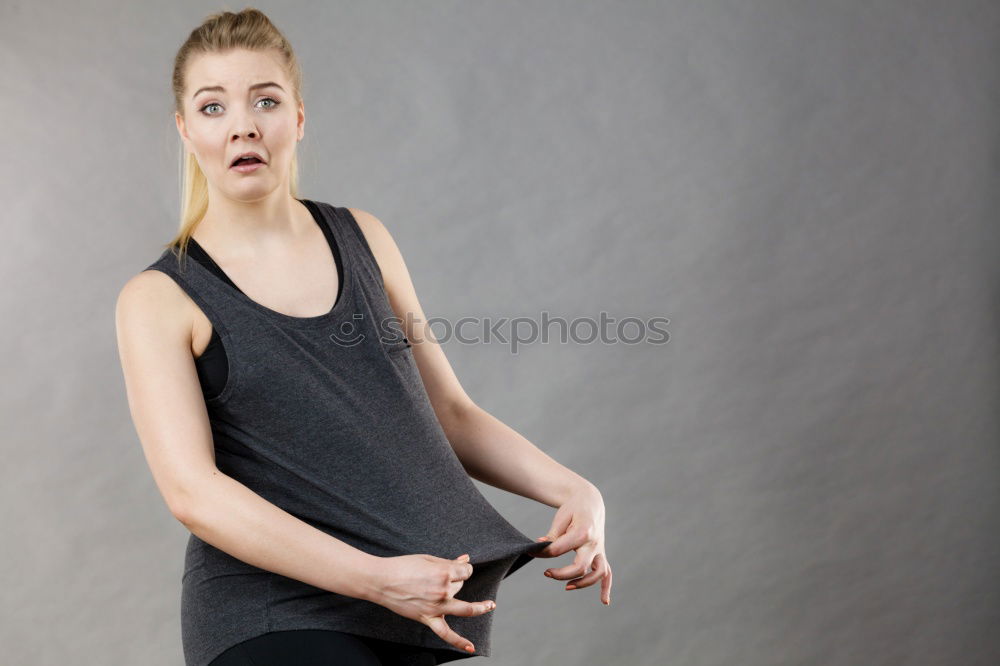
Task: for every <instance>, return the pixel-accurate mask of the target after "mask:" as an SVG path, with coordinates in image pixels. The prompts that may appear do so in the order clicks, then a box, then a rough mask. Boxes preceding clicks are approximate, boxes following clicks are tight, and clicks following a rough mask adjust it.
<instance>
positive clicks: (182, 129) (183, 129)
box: [174, 111, 193, 153]
mask: <svg viewBox="0 0 1000 666" xmlns="http://www.w3.org/2000/svg"><path fill="white" fill-rule="evenodd" d="M174 123H175V124H176V125H177V133H178V134H180V136H181V141H183V142H184V147H185V148H186V149H187V151H188V152H189V153H190V152H193V151H192V150H191V141H190V139H189V138H188V134H187V126H186V125H185V124H184V116H182V115H181V114H179V113H177V112H176V111H174Z"/></svg>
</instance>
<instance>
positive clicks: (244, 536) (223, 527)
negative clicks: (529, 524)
mask: <svg viewBox="0 0 1000 666" xmlns="http://www.w3.org/2000/svg"><path fill="white" fill-rule="evenodd" d="M173 88H174V97H175V105H176V108H175V119H176V123H177V129H178V133H179V134H180V137H181V140H182V141H183V143H184V147H185V149H186V158H185V179H184V181H185V196H184V206H183V212H182V223H181V228H180V231H179V233H178V235H177V236H176V237H175V238H174V239H173V240H172V241H171V242H170V243H168V244H167V246H166V248H165V249H164V250H163V253H162V254H161V255H160V257H159V258H158V259H157V260H156V261H155V262H153V263H152V264H151V265H150V266H149V267H148V268H147V269H146V270H144V271H142V272H140V273H139V274H137V275H136V276H134V277H132V278H131V279H130V280H129V281H128V282H127V283H126V284H125V285H124V287H123V288H122V290H121V293H120V294H119V297H118V303H117V306H116V325H117V330H118V344H119V350H120V356H121V361H122V368H123V373H124V376H125V383H126V389H127V393H128V400H129V407H130V409H131V413H132V418H133V420H134V423H135V426H136V431H137V433H138V435H139V438H140V440H141V442H142V446H143V450H144V453H145V455H146V459H147V461H148V463H149V465H150V468H151V470H152V473H153V477H154V479H155V482H156V484H157V487H158V488H159V490H160V492H161V493H162V495H163V497H164V499H165V500H166V502H167V504H168V506H169V508H170V510H171V512H172V513H173V515H174V516H175V517H177V519H178V520H180V521H181V522H182V523H183V524H184V525H185V526H186V527H188V529H189V530H190V531H191V536H190V537H189V541H188V546H187V551H186V555H185V562H184V575H183V578H182V597H181V616H182V618H181V619H182V622H181V627H182V638H183V644H184V655H185V660H186V663H187V664H188V666H207V665H209V664H211V665H212V666H232V665H234V664H256V665H258V666H260V665H262V664H281V665H282V666H296V665H298V664H312V663H316V664H318V663H323V664H352V665H353V664H364V665H376V664H438V663H444V662H447V661H452V660H455V659H460V658H463V657H470V656H475V655H486V656H488V655H489V654H490V642H489V638H490V628H491V622H492V613H491V612H490V611H492V610H493V608H495V603H494V599H495V596H496V592H497V590H498V587H499V584H500V581H501V580H502V579H503V578H505V577H506V576H508V575H510V574H511V573H513V572H514V571H515V570H517V569H519V568H520V567H521V566H523V565H524V564H525V563H527V562H528V561H530V559H531V557H533V556H534V557H555V556H558V555H561V554H563V553H566V552H569V551H570V550H576V551H577V556H576V559H575V561H574V562H573V563H572V564H570V565H567V566H565V567H561V568H558V569H552V570H550V571H547V572H546V575H550V576H551V577H552V578H555V579H557V580H567V581H569V582H570V584H569V585H568V586H567V588H566V589H572V588H574V587H575V588H583V587H589V586H592V585H594V584H595V583H597V582H600V583H601V587H600V590H601V598H602V601H603V602H604V603H605V604H609V603H610V590H611V568H610V565H609V563H608V561H607V559H606V556H605V548H604V515H605V514H604V504H603V500H602V498H601V495H600V492H599V491H598V490H597V489H596V488H595V487H594V486H593V485H592V484H591V483H589V482H588V481H586V480H585V479H583V478H582V477H580V476H578V475H577V474H574V473H573V472H571V471H570V470H568V469H566V468H565V467H563V466H561V465H559V464H558V463H557V462H555V461H554V460H552V459H551V458H550V457H548V456H547V455H545V454H544V453H543V452H541V451H540V450H539V449H537V448H536V447H534V446H533V445H532V444H531V443H530V442H528V441H527V440H525V439H524V438H523V437H521V436H520V435H519V434H517V433H516V432H514V431H513V430H512V429H510V428H508V427H507V426H506V425H504V424H502V423H500V422H499V421H497V420H496V419H495V418H493V417H492V416H491V415H489V414H488V413H486V412H485V411H483V410H482V409H480V408H479V407H478V406H476V405H475V404H474V403H473V402H472V401H471V400H470V399H469V397H468V396H467V395H466V394H465V392H464V391H463V389H462V387H461V385H460V384H459V382H458V380H457V379H456V377H455V375H454V373H453V372H452V369H451V367H450V366H449V364H448V362H447V360H446V359H445V356H444V353H443V352H442V350H441V348H440V347H439V346H438V345H437V343H436V341H435V340H434V339H433V337H432V336H431V335H430V333H429V331H428V332H427V335H426V337H424V336H422V335H420V333H422V331H418V330H417V326H416V324H415V321H417V322H422V321H426V320H425V318H424V313H423V311H422V309H421V307H420V304H419V302H418V300H417V297H416V294H415V293H414V289H413V285H412V282H411V281H410V278H409V274H408V272H407V270H406V267H405V263H404V261H403V258H402V257H401V255H400V253H399V250H398V248H397V246H396V244H395V243H394V242H393V239H392V237H391V235H390V234H389V232H388V231H387V230H386V228H385V227H384V226H383V225H382V223H381V222H380V221H379V220H378V219H376V218H375V217H374V216H372V215H370V214H369V213H367V212H365V211H362V210H359V209H352V208H345V207H339V206H333V205H330V204H327V203H324V202H320V201H313V200H309V199H303V198H299V196H298V194H297V169H296V159H295V150H296V143H297V142H298V141H300V140H301V139H302V137H303V131H304V122H305V108H304V105H303V102H302V97H301V95H300V90H301V72H300V69H299V65H298V63H297V60H296V58H295V55H294V53H293V51H292V49H291V47H290V46H289V44H288V42H287V41H286V40H285V38H284V37H283V36H282V34H281V33H280V32H279V31H278V30H277V29H276V28H275V27H274V26H273V25H272V23H271V22H270V21H269V20H268V19H267V17H266V16H264V15H263V14H262V13H261V12H259V11H257V10H253V9H245V10H243V11H241V12H239V13H232V12H222V13H218V14H215V15H212V16H210V17H208V19H206V21H205V22H204V23H203V24H202V25H201V26H200V27H198V28H197V29H196V30H194V31H193V32H192V33H191V35H190V36H189V38H188V40H187V41H186V42H185V43H184V45H183V46H182V47H181V49H180V51H179V52H178V54H177V57H176V60H175V63H174V76H173ZM408 315H409V316H408ZM389 322H402V323H401V324H400V326H398V327H393V326H389V327H387V326H386V324H387V323H389ZM470 475H471V476H472V477H474V478H477V479H480V480H481V481H483V482H485V483H490V484H491V485H494V486H496V487H499V488H503V489H505V490H509V491H511V492H516V493H518V494H520V495H523V496H525V497H530V498H532V499H535V500H538V501H539V502H542V503H544V504H547V505H549V506H552V507H556V508H558V511H557V513H556V516H555V519H554V521H553V523H552V528H551V529H550V531H549V534H548V535H547V536H546V537H541V538H540V539H538V540H536V541H532V540H531V539H529V538H528V537H526V536H525V535H524V534H522V533H521V532H520V531H518V530H517V529H516V528H514V527H513V526H512V525H511V524H510V523H508V522H507V521H506V520H505V519H504V518H503V517H502V516H500V514H499V513H497V512H496V511H495V510H494V509H493V507H492V506H490V505H489V503H488V502H487V501H486V499H485V498H484V497H483V495H482V494H481V493H480V492H479V491H478V489H477V488H476V487H475V485H474V484H473V483H472V481H471V479H470ZM588 567H589V568H590V569H589V571H588ZM445 615H450V616H453V617H452V618H450V619H449V620H448V621H447V622H446V621H445V617H444V616H445Z"/></svg>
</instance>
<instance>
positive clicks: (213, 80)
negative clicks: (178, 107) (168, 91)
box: [184, 49, 288, 94]
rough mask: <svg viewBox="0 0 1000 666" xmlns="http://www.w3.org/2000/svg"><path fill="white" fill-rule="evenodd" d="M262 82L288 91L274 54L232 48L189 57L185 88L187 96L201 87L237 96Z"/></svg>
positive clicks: (281, 69)
mask: <svg viewBox="0 0 1000 666" xmlns="http://www.w3.org/2000/svg"><path fill="white" fill-rule="evenodd" d="M262 81H274V82H275V83H278V84H280V85H281V86H282V87H283V88H285V90H288V85H287V81H286V79H285V70H284V68H283V67H282V65H281V61H280V60H279V59H278V56H277V54H276V53H273V52H263V51H247V50H245V49H234V50H232V51H226V52H223V53H200V54H198V55H197V56H195V57H194V58H192V59H191V60H190V61H189V62H188V67H187V77H186V81H185V82H184V87H185V88H186V89H187V90H188V93H189V94H190V93H193V92H194V91H196V90H198V89H199V88H202V87H204V86H222V87H223V88H225V89H226V91H227V92H229V93H234V92H235V93H238V92H240V91H243V90H246V89H247V88H249V87H250V86H252V85H253V84H255V83H260V82H262Z"/></svg>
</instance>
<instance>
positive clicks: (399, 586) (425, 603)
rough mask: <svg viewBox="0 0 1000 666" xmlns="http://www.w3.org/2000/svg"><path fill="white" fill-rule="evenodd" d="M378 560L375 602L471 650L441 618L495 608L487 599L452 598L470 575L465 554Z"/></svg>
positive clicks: (452, 643)
mask: <svg viewBox="0 0 1000 666" xmlns="http://www.w3.org/2000/svg"><path fill="white" fill-rule="evenodd" d="M381 559H382V561H381V562H380V564H381V565H382V566H381V568H380V571H379V574H378V584H377V585H378V590H377V593H376V597H375V598H374V599H373V601H375V603H377V604H379V605H380V606H385V607H386V608H388V609H389V610H391V611H392V612H394V613H396V614H398V615H402V616H403V617H407V618H410V619H411V620H416V621H417V622H422V623H423V624H426V625H427V626H428V627H430V628H431V629H432V630H433V631H434V633H435V634H437V635H438V636H440V637H441V638H442V639H443V640H444V641H445V642H447V643H450V644H451V645H454V646H455V647H457V648H458V649H459V650H465V651H466V652H474V651H475V649H476V648H475V646H474V645H473V644H472V642H471V641H469V640H468V639H466V638H464V637H462V636H460V635H458V634H457V633H455V631H454V630H453V629H452V628H451V627H449V626H448V623H447V622H445V621H444V616H445V615H460V616H463V617H471V616H475V615H482V614H483V613H488V612H489V611H491V610H493V609H494V608H496V603H495V602H494V601H492V600H489V599H487V600H483V601H476V602H468V601H462V600H461V599H455V598H454V595H455V594H456V593H457V592H458V591H459V590H460V589H462V583H463V582H465V580H467V579H468V578H469V576H471V575H472V565H471V564H469V555H468V553H466V554H464V555H460V556H459V557H456V558H455V559H453V560H447V559H444V558H443V557H435V556H434V555H425V554H416V555H398V556H395V557H383V558H381Z"/></svg>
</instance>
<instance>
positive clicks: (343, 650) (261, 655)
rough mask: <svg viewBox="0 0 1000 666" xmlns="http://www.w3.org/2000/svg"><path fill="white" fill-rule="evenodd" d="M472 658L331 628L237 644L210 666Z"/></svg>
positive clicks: (340, 665) (336, 665)
mask: <svg viewBox="0 0 1000 666" xmlns="http://www.w3.org/2000/svg"><path fill="white" fill-rule="evenodd" d="M463 658H469V655H463V654H461V653H458V652H455V651H454V650H448V649H446V648H440V649H439V648H422V647H417V646H415V645H404V644H402V643H394V642H391V641H384V640H381V639H378V638H368V637H367V636H357V635H355V634H349V633H346V632H342V631H333V630H332V629H294V630H288V631H272V632H270V633H266V634H262V635H260V636H257V637H255V638H251V639H249V640H245V641H243V642H242V643H237V644H236V645H234V646H232V647H231V648H229V649H228V650H226V651H225V652H223V653H222V654H220V655H219V656H218V657H216V658H215V659H213V660H212V663H211V664H209V666H437V664H443V663H445V662H447V661H453V660H455V659H463Z"/></svg>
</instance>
